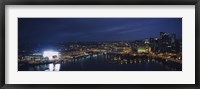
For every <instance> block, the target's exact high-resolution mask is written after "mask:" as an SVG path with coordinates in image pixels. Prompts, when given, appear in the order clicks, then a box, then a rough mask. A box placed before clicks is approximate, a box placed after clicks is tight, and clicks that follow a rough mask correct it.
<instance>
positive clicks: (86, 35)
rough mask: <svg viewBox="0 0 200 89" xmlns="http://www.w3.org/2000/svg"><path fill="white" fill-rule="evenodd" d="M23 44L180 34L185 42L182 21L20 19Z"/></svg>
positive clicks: (115, 39) (138, 38)
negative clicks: (166, 33)
mask: <svg viewBox="0 0 200 89" xmlns="http://www.w3.org/2000/svg"><path fill="white" fill-rule="evenodd" d="M18 32H19V33H18V37H19V38H18V40H19V43H27V42H28V43H58V42H74V41H122V40H142V39H145V38H151V37H152V38H155V37H159V35H160V32H169V33H172V32H174V33H176V37H177V38H179V39H182V19H181V18H19V19H18Z"/></svg>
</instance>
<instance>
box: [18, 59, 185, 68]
mask: <svg viewBox="0 0 200 89" xmlns="http://www.w3.org/2000/svg"><path fill="white" fill-rule="evenodd" d="M19 70H22V71H181V70H182V64H179V63H174V62H170V61H166V60H163V59H154V58H135V59H121V58H109V57H104V56H95V57H92V58H80V59H76V60H74V61H64V63H60V64H53V63H51V64H44V65H34V66H33V65H32V66H28V69H20V68H19Z"/></svg>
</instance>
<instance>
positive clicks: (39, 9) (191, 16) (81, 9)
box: [5, 5, 195, 84]
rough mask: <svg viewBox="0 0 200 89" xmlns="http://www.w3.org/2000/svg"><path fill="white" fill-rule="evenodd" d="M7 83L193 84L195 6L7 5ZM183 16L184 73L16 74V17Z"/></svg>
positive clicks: (76, 72)
mask: <svg viewBox="0 0 200 89" xmlns="http://www.w3.org/2000/svg"><path fill="white" fill-rule="evenodd" d="M5 8H6V10H5V11H6V13H5V14H6V15H5V16H6V18H5V21H6V26H5V28H6V30H5V31H6V44H5V45H6V59H5V60H6V63H5V64H6V69H5V70H6V71H5V75H6V77H5V83H6V84H195V6H194V5H162V6H159V5H157V6H155V5H106V6H104V5H98V6H95V5H90V6H89V5H63V6H61V5H60V6H50V5H38V6H36V5H6V7H5ZM19 17H28V18H30V17H31V18H32V17H34V18H37V17H44V18H48V17H55V18H61V17H74V18H76V17H82V18H84V17H132V18H133V17H136V18H138V17H144V18H147V17H148V18H151V17H152V18H153V17H157V18H159V17H169V18H170V17H183V24H182V25H183V29H182V35H183V38H182V39H183V45H182V47H183V71H181V72H180V71H179V72H178V71H177V72H170V71H162V72H161V71H160V72H159V71H157V72H155V71H141V72H139V71H125V72H117V71H115V72H108V71H107V72H104V71H98V72H97V71H94V72H92V71H90V72H88V71H85V72H80V71H74V72H72V71H64V72H17V29H18V28H17V25H18V24H17V22H18V21H17V18H19Z"/></svg>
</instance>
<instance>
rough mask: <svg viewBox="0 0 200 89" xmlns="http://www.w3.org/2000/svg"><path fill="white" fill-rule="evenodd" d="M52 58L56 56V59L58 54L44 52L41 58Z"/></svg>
mask: <svg viewBox="0 0 200 89" xmlns="http://www.w3.org/2000/svg"><path fill="white" fill-rule="evenodd" d="M53 56H56V57H57V58H58V56H59V52H55V51H44V53H43V57H48V58H49V60H52V59H53Z"/></svg>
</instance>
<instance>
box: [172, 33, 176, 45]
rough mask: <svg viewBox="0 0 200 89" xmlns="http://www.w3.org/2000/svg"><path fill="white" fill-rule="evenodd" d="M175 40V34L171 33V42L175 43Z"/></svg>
mask: <svg viewBox="0 0 200 89" xmlns="http://www.w3.org/2000/svg"><path fill="white" fill-rule="evenodd" d="M175 41H176V34H175V33H172V34H171V43H175Z"/></svg>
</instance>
